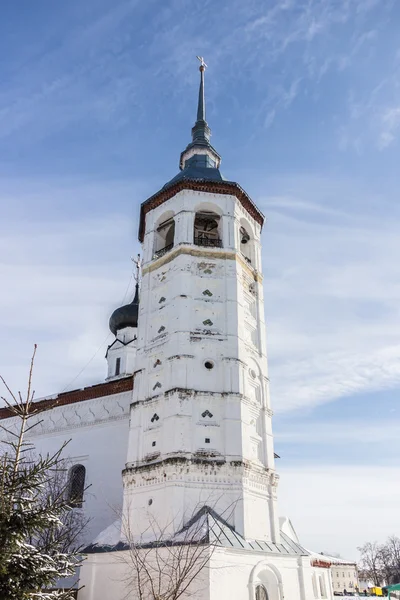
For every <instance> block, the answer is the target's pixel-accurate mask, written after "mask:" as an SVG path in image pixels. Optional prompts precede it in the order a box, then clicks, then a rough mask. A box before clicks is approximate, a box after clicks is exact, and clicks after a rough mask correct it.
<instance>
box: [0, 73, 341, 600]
mask: <svg viewBox="0 0 400 600" xmlns="http://www.w3.org/2000/svg"><path fill="white" fill-rule="evenodd" d="M204 70H205V65H204V63H203V62H202V63H201V66H200V90H199V100H198V110H197V120H196V122H195V125H194V127H193V129H192V141H191V143H190V144H189V145H188V146H187V148H186V149H185V150H184V151H183V152H182V154H181V156H180V164H179V167H180V171H179V173H178V175H176V177H174V178H173V179H171V181H169V182H168V183H166V184H165V185H164V187H163V188H162V189H160V190H159V191H157V192H156V193H155V194H154V195H153V196H151V197H150V198H149V199H147V200H146V201H145V202H143V204H142V206H141V216H140V227H139V241H140V242H141V244H142V261H141V276H140V286H139V281H138V283H137V285H136V294H135V297H134V299H133V301H132V303H131V304H128V305H126V306H123V307H120V308H117V309H116V310H115V311H114V313H113V314H112V316H111V319H110V329H111V331H112V333H113V334H114V336H115V340H114V342H113V343H112V344H111V345H110V346H109V348H108V350H107V355H106V358H107V363H108V375H107V379H106V381H105V382H102V383H99V384H96V385H93V386H91V387H87V388H84V389H80V390H75V391H70V392H65V393H62V394H59V395H55V396H52V397H50V398H45V399H42V400H40V401H38V403H37V407H38V408H40V409H41V412H40V415H39V416H38V417H37V418H38V421H40V423H39V425H38V427H37V428H34V429H33V430H32V431H31V432H30V433H29V435H30V437H31V440H32V441H33V442H34V443H35V446H36V448H37V451H38V452H48V451H49V452H52V451H55V450H56V449H58V448H59V447H60V446H61V445H62V443H63V442H64V441H65V440H66V439H70V440H71V442H70V443H69V445H68V449H67V451H68V464H69V490H70V492H71V494H72V495H73V496H74V498H75V504H76V506H77V507H76V508H75V509H74V510H83V511H86V513H87V514H88V516H90V518H91V521H90V525H89V529H88V531H87V540H86V542H87V549H86V550H87V553H88V554H87V559H86V561H85V562H84V565H83V567H82V568H81V570H80V580H79V587H81V589H80V591H79V592H78V600H123V599H124V598H132V600H133V599H136V598H139V595H137V593H135V592H134V590H133V588H131V589H130V590H129V581H128V580H129V578H130V577H132V573H131V572H130V569H129V566H127V565H129V560H128V561H127V560H126V558H127V557H129V553H130V550H129V544H132V543H133V544H137V545H141V546H143V548H145V549H146V552H147V553H148V556H149V561H150V562H151V561H152V560H153V564H154V560H155V559H153V558H152V556H156V549H155V545H156V544H155V542H156V540H157V539H158V540H159V539H160V538H159V537H158V538H157V531H156V529H157V530H158V531H159V532H162V538H163V540H168V541H169V546H168V548H169V550H168V551H169V552H173V548H174V547H175V546H176V547H181V546H182V543H183V542H185V543H189V541H190V540H189V537H188V536H187V533H188V532H195V536H194V537H193V543H197V544H198V543H199V542H201V543H203V544H204V548H206V549H207V551H209V559H208V560H207V564H206V565H205V567H204V568H203V569H202V570H201V571H200V572H199V573H198V575H197V576H196V578H194V580H193V582H191V584H190V586H189V587H188V590H187V592H186V593H184V594H183V595H182V596H181V597H182V600H184V599H185V598H186V597H189V595H190V596H191V597H194V598H197V599H198V600H225V599H232V600H233V599H234V600H267V599H268V600H284V598H286V599H287V600H315V599H317V600H318V599H320V598H323V599H325V598H332V597H333V590H332V582H331V577H330V572H329V569H327V568H322V567H320V566H316V563H315V561H314V562H313V560H312V556H311V555H310V553H309V552H308V551H306V550H305V549H304V548H303V547H302V545H301V543H300V542H299V540H298V539H297V536H296V533H295V532H294V530H293V527H292V525H291V523H290V521H289V520H288V519H280V518H279V504H278V496H277V490H278V482H279V476H278V474H277V472H276V469H275V455H274V439H273V433H272V410H271V403H270V397H269V390H268V388H269V380H268V365H267V350H266V336H265V322H264V290H263V275H262V265H261V231H262V227H263V223H264V216H263V214H262V213H261V212H260V210H259V209H258V208H257V206H256V204H255V203H254V202H253V201H252V200H251V198H250V197H249V196H248V194H247V193H246V192H245V191H244V190H243V189H242V188H241V187H240V185H239V184H238V183H235V182H233V181H230V180H226V179H225V178H224V177H223V176H222V174H221V172H220V162H221V157H220V156H219V154H218V153H217V151H216V150H215V149H214V148H213V146H212V145H211V144H210V134H211V132H210V128H209V126H208V124H207V122H206V115H205V99H204ZM139 288H140V289H139ZM0 418H2V419H7V420H11V419H12V418H13V417H11V416H10V413H9V412H8V410H7V409H6V408H3V409H0ZM88 485H89V486H90V487H88V488H87V486H88ZM77 498H78V501H76V499H77ZM127 524H129V532H130V533H132V536H133V537H132V538H129V536H128V533H127ZM152 544H153V546H152ZM152 548H153V549H152ZM152 552H153V555H152ZM132 564H133V563H132ZM129 591H130V593H128V592H129ZM147 598H152V599H153V600H155V599H156V598H158V600H163V598H164V596H163V595H162V594H159V595H158V596H156V595H155V594H154V593H153V594H152V595H151V594H150V595H144V596H143V600H147ZM168 598H169V596H168ZM171 598H172V596H171Z"/></svg>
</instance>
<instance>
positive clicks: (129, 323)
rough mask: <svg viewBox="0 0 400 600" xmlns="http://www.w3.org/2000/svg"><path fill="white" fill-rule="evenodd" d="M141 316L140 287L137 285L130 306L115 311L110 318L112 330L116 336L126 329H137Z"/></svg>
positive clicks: (126, 305)
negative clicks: (139, 316)
mask: <svg viewBox="0 0 400 600" xmlns="http://www.w3.org/2000/svg"><path fill="white" fill-rule="evenodd" d="M138 315H139V285H138V284H136V292H135V297H134V299H133V300H132V302H131V303H130V304H125V306H121V307H120V308H117V309H116V310H114V312H113V314H112V315H111V318H110V323H109V326H110V329H111V331H112V333H113V334H114V335H117V331H119V330H120V329H123V328H124V327H137V324H138Z"/></svg>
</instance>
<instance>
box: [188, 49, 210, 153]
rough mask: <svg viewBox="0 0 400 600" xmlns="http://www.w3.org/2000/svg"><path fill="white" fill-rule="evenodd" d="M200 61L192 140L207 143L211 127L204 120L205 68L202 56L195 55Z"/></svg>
mask: <svg viewBox="0 0 400 600" xmlns="http://www.w3.org/2000/svg"><path fill="white" fill-rule="evenodd" d="M197 58H198V59H199V61H200V68H199V71H200V87H199V101H198V104H197V120H196V123H195V124H194V127H193V129H192V139H193V142H200V143H201V142H203V143H206V144H208V143H209V141H210V136H211V129H210V128H209V126H208V124H207V121H206V99H205V94H204V72H205V70H206V68H207V65H206V63H205V62H204V59H203V57H202V56H198V57H197Z"/></svg>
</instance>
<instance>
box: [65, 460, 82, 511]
mask: <svg viewBox="0 0 400 600" xmlns="http://www.w3.org/2000/svg"><path fill="white" fill-rule="evenodd" d="M85 477H86V469H85V467H84V466H83V465H74V466H73V467H72V468H71V469H70V471H69V477H68V502H69V503H70V505H71V506H73V507H74V508H80V507H81V506H82V502H83V493H84V491H85Z"/></svg>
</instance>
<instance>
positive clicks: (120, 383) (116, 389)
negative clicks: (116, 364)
mask: <svg viewBox="0 0 400 600" xmlns="http://www.w3.org/2000/svg"><path fill="white" fill-rule="evenodd" d="M133 379H134V378H133V376H132V375H129V377H124V378H122V379H116V380H113V381H108V382H106V383H98V384H96V385H91V386H89V387H86V388H83V389H81V390H72V391H70V392H63V393H61V394H58V395H57V396H52V397H51V398H43V399H42V400H37V402H35V403H34V408H35V411H36V412H43V411H45V410H50V409H52V408H55V407H56V406H65V405H67V404H75V403H76V402H83V401H85V400H93V399H95V398H103V397H104V396H112V395H114V394H121V393H122V392H128V391H130V390H133ZM12 417H15V415H14V414H13V412H12V411H11V410H10V409H9V408H8V407H3V408H0V419H9V418H12Z"/></svg>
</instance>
